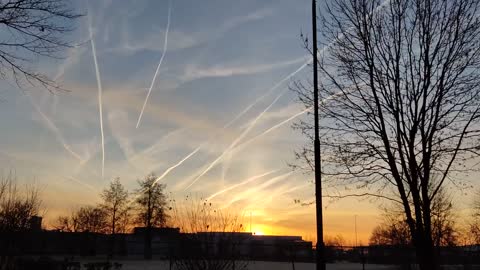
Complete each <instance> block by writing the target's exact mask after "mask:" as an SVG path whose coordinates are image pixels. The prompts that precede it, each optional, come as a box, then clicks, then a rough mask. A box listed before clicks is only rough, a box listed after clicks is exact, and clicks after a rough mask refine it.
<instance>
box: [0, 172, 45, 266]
mask: <svg viewBox="0 0 480 270" xmlns="http://www.w3.org/2000/svg"><path fill="white" fill-rule="evenodd" d="M16 180H17V179H16V176H15V175H14V174H12V173H10V174H9V175H7V176H6V177H3V176H2V178H1V179H0V240H1V241H0V242H1V243H0V269H12V267H13V265H14V263H15V256H17V255H18V254H16V252H18V251H17V249H16V248H15V242H16V239H15V237H16V236H17V233H21V232H25V231H28V230H30V229H32V228H31V224H32V223H31V221H32V217H34V216H38V215H39V212H40V208H41V200H40V197H39V191H38V188H37V187H36V186H34V185H30V186H25V188H19V187H18V185H17V182H16Z"/></svg>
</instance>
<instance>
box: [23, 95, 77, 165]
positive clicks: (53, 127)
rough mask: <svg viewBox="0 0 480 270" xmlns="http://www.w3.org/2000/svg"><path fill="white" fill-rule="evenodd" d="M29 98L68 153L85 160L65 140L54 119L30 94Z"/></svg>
mask: <svg viewBox="0 0 480 270" xmlns="http://www.w3.org/2000/svg"><path fill="white" fill-rule="evenodd" d="M27 96H28V95H27ZM28 98H29V100H30V103H32V105H33V107H34V108H35V110H36V111H37V112H38V114H40V116H41V117H42V119H43V120H44V122H45V124H46V125H47V127H48V128H49V129H50V130H51V131H52V132H53V133H54V134H55V136H56V137H57V140H58V141H59V142H60V143H61V144H62V146H63V148H65V150H66V151H67V152H68V153H70V154H71V155H72V156H73V157H74V158H76V159H78V160H79V161H80V163H82V162H84V159H83V158H82V157H81V156H80V155H79V154H77V153H76V152H75V151H73V150H72V148H71V147H70V145H69V144H68V143H67V142H66V141H65V138H63V135H62V133H61V132H60V130H59V129H58V128H57V126H56V125H55V124H54V123H53V121H52V120H51V119H50V118H48V116H47V115H45V114H44V113H43V112H42V110H40V108H39V107H38V105H37V104H35V102H34V101H33V99H32V98H31V97H30V96H28Z"/></svg>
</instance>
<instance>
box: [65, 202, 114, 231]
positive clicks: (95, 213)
mask: <svg viewBox="0 0 480 270" xmlns="http://www.w3.org/2000/svg"><path fill="white" fill-rule="evenodd" d="M72 220H74V222H76V224H77V225H76V231H77V232H91V233H106V232H108V224H109V222H108V219H107V213H106V212H105V210H104V209H102V208H101V207H98V206H85V207H81V208H80V209H78V211H76V212H75V213H74V217H73V218H72Z"/></svg>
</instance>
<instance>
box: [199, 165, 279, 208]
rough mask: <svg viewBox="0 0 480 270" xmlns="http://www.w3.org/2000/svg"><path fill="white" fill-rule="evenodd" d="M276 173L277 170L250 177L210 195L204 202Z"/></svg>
mask: <svg viewBox="0 0 480 270" xmlns="http://www.w3.org/2000/svg"><path fill="white" fill-rule="evenodd" d="M277 171H278V170H272V171H269V172H266V173H263V174H259V175H255V176H252V177H250V178H248V179H247V180H245V181H243V182H240V183H238V184H235V185H232V186H230V187H228V188H225V189H222V190H220V191H218V192H216V193H214V194H213V195H211V196H210V197H208V198H207V199H206V200H207V201H209V200H211V199H213V198H215V197H216V196H218V195H220V194H222V193H225V192H227V191H230V190H232V189H234V188H237V187H239V186H243V185H246V184H248V183H250V182H253V181H255V180H257V179H259V178H262V177H264V176H266V175H269V174H272V173H274V172H277Z"/></svg>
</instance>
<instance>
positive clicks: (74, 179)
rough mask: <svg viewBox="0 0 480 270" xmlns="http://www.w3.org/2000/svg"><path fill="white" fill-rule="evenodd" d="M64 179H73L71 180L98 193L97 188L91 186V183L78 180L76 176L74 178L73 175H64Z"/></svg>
mask: <svg viewBox="0 0 480 270" xmlns="http://www.w3.org/2000/svg"><path fill="white" fill-rule="evenodd" d="M65 179H67V180H70V181H73V182H75V183H77V184H80V185H82V186H84V187H86V188H88V189H90V190H92V191H94V192H95V193H98V189H96V188H94V187H93V186H91V185H89V184H87V183H85V182H83V181H80V180H78V179H76V178H74V177H72V176H70V177H65Z"/></svg>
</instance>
